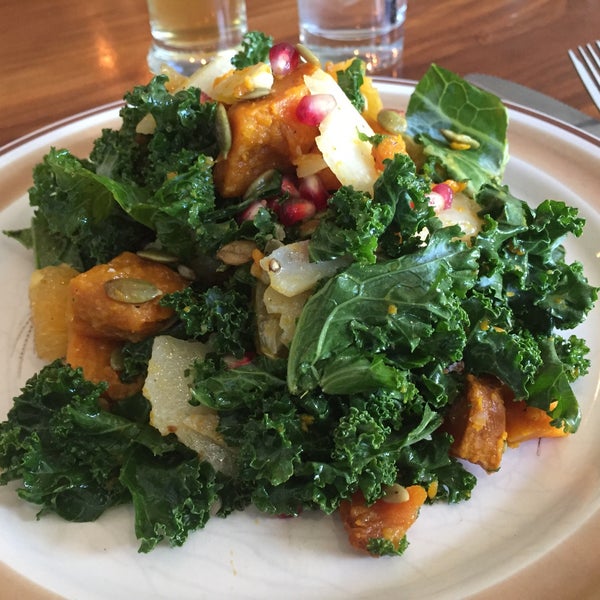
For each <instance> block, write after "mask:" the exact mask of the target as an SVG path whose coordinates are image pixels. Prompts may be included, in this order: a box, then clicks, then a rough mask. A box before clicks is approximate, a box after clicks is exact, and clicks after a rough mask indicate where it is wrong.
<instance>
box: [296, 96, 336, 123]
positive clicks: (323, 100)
mask: <svg viewBox="0 0 600 600" xmlns="http://www.w3.org/2000/svg"><path fill="white" fill-rule="evenodd" d="M336 106H337V102H336V100H335V98H334V97H333V96H332V95H331V94H311V95H308V96H304V97H303V98H302V100H300V102H298V106H297V107H296V117H297V119H298V121H300V123H304V124H305V125H319V124H320V123H321V121H322V120H323V119H324V118H325V117H326V116H327V115H328V114H329V113H330V112H331V111H332V110H333V109H334V108H335V107H336Z"/></svg>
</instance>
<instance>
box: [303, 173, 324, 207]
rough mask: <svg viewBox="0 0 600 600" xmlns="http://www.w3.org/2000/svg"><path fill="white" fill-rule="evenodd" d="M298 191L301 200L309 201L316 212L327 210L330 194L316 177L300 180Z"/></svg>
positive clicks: (310, 176)
mask: <svg viewBox="0 0 600 600" xmlns="http://www.w3.org/2000/svg"><path fill="white" fill-rule="evenodd" d="M298 191H299V192H300V196H302V198H306V199H307V200H310V201H311V202H312V203H313V204H314V205H315V207H316V209H317V212H321V211H322V210H325V209H326V208H327V200H328V199H329V196H330V194H329V192H328V191H327V188H326V187H325V184H324V183H323V182H322V181H321V178H320V177H319V176H318V175H309V176H308V177H304V178H303V179H301V180H300V185H299V186H298Z"/></svg>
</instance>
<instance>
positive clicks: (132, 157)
mask: <svg viewBox="0 0 600 600" xmlns="http://www.w3.org/2000/svg"><path fill="white" fill-rule="evenodd" d="M167 81H168V78H167V77H166V76H165V75H158V76H156V77H154V78H153V79H152V81H151V82H150V83H149V84H148V85H145V86H137V87H135V88H134V89H133V91H131V92H129V93H127V94H126V95H125V102H126V105H125V106H124V107H123V108H122V109H121V111H120V116H121V118H122V121H123V123H122V125H121V127H120V128H119V129H118V130H112V129H105V130H104V131H103V132H102V135H101V137H100V138H98V139H97V140H96V141H95V142H94V148H93V150H92V153H91V154H90V161H91V162H92V163H93V165H94V166H95V171H96V172H97V173H98V174H99V175H103V176H106V177H108V178H110V179H116V180H117V181H123V182H127V183H134V184H136V185H137V186H139V187H142V188H144V189H146V190H148V192H149V193H152V192H154V191H156V190H157V189H158V188H159V187H161V186H162V184H163V183H164V182H165V181H166V180H167V179H169V178H170V177H171V176H172V175H173V174H179V173H182V172H184V171H186V170H187V169H188V167H189V166H190V165H192V164H194V163H195V162H196V160H197V159H198V156H200V155H201V154H204V155H206V156H210V157H213V158H215V157H216V156H217V154H218V146H217V141H216V134H215V128H214V121H215V109H216V105H215V103H213V102H203V103H201V102H200V92H199V90H198V89H195V88H187V89H184V90H179V91H177V92H175V93H174V94H171V93H169V91H168V90H167V88H166V86H165V84H166V82H167ZM148 115H151V117H149V116H148ZM142 119H152V120H153V122H154V123H155V124H156V125H155V127H153V132H152V133H151V134H139V133H138V132H137V127H138V125H139V123H140V122H141V121H142Z"/></svg>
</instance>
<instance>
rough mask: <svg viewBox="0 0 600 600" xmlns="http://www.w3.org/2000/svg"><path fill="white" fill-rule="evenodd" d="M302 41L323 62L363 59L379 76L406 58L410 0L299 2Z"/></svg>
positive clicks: (368, 68) (303, 0)
mask: <svg viewBox="0 0 600 600" xmlns="http://www.w3.org/2000/svg"><path fill="white" fill-rule="evenodd" d="M298 16H299V19H300V41H301V42H302V43H303V44H304V45H305V46H307V47H308V48H309V49H310V50H312V51H313V52H314V53H315V54H316V55H317V56H318V57H319V58H320V59H321V60H322V61H333V62H339V61H340V60H344V59H346V58H350V57H352V56H358V57H360V58H362V59H363V60H364V61H365V62H366V65H367V71H368V72H369V73H378V72H381V71H383V70H385V69H388V68H390V67H393V66H394V65H397V64H398V63H399V62H400V60H401V58H402V50H403V47H404V21H405V19H406V0H298Z"/></svg>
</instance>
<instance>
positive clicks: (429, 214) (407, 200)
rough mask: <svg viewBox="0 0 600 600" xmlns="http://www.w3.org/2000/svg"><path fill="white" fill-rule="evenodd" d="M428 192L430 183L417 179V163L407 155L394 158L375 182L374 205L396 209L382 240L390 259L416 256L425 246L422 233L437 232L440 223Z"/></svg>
mask: <svg viewBox="0 0 600 600" xmlns="http://www.w3.org/2000/svg"><path fill="white" fill-rule="evenodd" d="M429 191H430V186H429V183H428V181H427V180H426V179H424V178H422V177H420V176H418V175H417V169H416V166H415V164H414V162H413V161H412V160H411V158H410V157H409V156H407V155H405V154H397V155H396V156H394V158H393V159H392V161H391V162H388V163H387V164H386V166H385V169H384V170H383V173H382V174H381V175H380V176H379V177H378V178H377V180H376V181H375V185H374V187H373V198H374V202H375V203H376V204H380V205H389V206H392V207H394V218H393V222H392V224H391V225H390V227H389V228H388V229H387V231H386V232H385V234H384V235H383V236H382V238H381V247H382V251H383V252H384V253H385V254H386V255H387V256H389V257H392V258H394V257H397V256H400V255H401V254H407V253H409V252H414V251H415V250H416V249H417V248H418V247H419V246H420V245H421V244H422V240H421V238H420V237H419V234H420V233H421V231H423V229H424V228H428V229H429V230H431V231H433V230H434V229H435V228H436V224H435V221H437V219H435V217H434V211H433V209H432V208H431V206H429V199H428V198H427V194H428V193H429Z"/></svg>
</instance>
